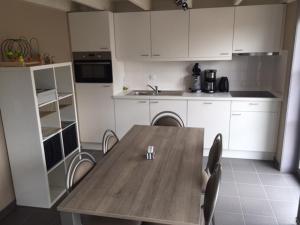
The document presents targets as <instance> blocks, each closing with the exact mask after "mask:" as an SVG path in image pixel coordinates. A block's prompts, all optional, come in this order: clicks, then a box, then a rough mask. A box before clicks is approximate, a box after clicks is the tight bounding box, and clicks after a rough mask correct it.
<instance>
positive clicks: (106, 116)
mask: <svg viewBox="0 0 300 225" xmlns="http://www.w3.org/2000/svg"><path fill="white" fill-rule="evenodd" d="M76 94H77V95H76V97H77V107H78V120H79V131H80V139H81V142H87V143H101V142H102V136H103V134H104V132H105V130H106V129H112V130H114V129H115V120H114V102H113V99H112V95H113V90H112V85H110V84H107V85H106V84H84V83H77V84H76Z"/></svg>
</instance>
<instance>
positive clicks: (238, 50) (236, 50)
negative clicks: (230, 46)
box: [234, 49, 243, 52]
mask: <svg viewBox="0 0 300 225" xmlns="http://www.w3.org/2000/svg"><path fill="white" fill-rule="evenodd" d="M234 51H235V52H242V51H243V49H235V50H234Z"/></svg>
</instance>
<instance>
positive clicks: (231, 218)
mask: <svg viewBox="0 0 300 225" xmlns="http://www.w3.org/2000/svg"><path fill="white" fill-rule="evenodd" d="M215 222H216V225H245V223H244V217H243V215H242V214H236V213H226V212H219V211H216V212H215Z"/></svg>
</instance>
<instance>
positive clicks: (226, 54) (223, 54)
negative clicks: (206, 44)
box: [220, 52, 229, 55]
mask: <svg viewBox="0 0 300 225" xmlns="http://www.w3.org/2000/svg"><path fill="white" fill-rule="evenodd" d="M220 55H229V53H225V52H223V53H220Z"/></svg>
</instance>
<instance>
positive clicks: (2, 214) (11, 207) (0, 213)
mask: <svg viewBox="0 0 300 225" xmlns="http://www.w3.org/2000/svg"><path fill="white" fill-rule="evenodd" d="M16 207H17V204H16V201H13V202H11V203H10V204H9V205H8V206H6V207H5V208H4V209H3V210H1V211H0V221H1V220H2V219H4V218H5V217H6V216H7V215H8V214H10V213H11V212H12V211H13V210H14V209H15V208H16Z"/></svg>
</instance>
